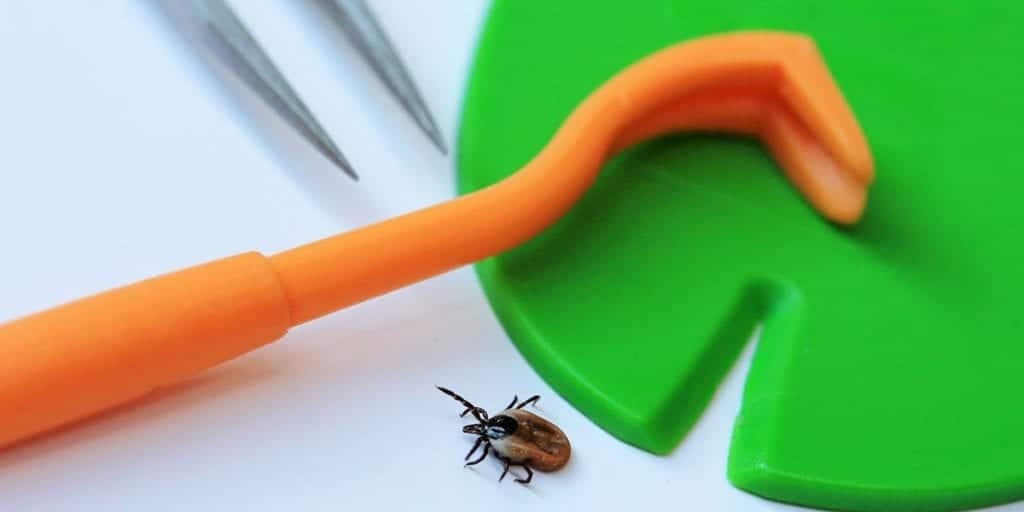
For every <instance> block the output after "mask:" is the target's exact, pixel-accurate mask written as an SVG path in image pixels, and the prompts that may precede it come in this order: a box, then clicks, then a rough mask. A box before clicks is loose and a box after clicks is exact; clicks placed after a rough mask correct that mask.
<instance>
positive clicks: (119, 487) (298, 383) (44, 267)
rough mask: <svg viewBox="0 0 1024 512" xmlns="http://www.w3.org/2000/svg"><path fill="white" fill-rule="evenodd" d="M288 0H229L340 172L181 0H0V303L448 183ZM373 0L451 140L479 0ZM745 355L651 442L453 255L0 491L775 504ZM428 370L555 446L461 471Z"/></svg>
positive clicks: (1, 481)
mask: <svg viewBox="0 0 1024 512" xmlns="http://www.w3.org/2000/svg"><path fill="white" fill-rule="evenodd" d="M308 3H309V2H303V1H295V2H289V1H286V0H259V1H256V0H252V1H237V0H236V2H235V4H236V7H237V9H238V11H239V14H240V15H241V16H242V17H243V18H244V20H245V21H246V23H248V24H249V25H250V27H251V28H252V30H253V32H254V33H255V34H256V35H257V37H258V38H259V39H260V40H261V42H262V43H263V44H264V46H265V48H266V49H267V51H268V53H270V54H271V56H272V57H273V58H275V60H276V62H277V64H278V66H279V67H280V68H281V69H282V71H283V72H284V73H285V75H286V76H288V77H289V78H290V80H291V81H292V84H293V86H294V87H295V89H296V90H298V91H299V93H300V95H302V97H303V99H304V100H305V101H306V103H307V104H308V105H309V107H310V109H311V110H312V111H313V112H314V113H315V114H316V115H317V117H318V118H319V119H320V121H321V122H322V124H323V125H324V127H325V128H326V130H327V131H328V132H329V133H330V134H332V136H333V137H334V138H335V140H336V142H337V143H338V145H339V146H340V147H341V148H342V150H343V151H344V152H345V153H346V154H347V156H348V157H349V159H350V160H351V161H352V162H353V164H354V166H355V167H356V169H357V170H358V171H359V172H360V174H361V176H362V180H361V181H360V182H359V183H354V182H352V181H351V180H349V179H348V178H347V177H345V176H344V175H342V174H341V173H340V172H339V171H338V170H337V169H336V168H334V167H332V166H331V164H329V163H328V162H327V161H326V160H325V159H324V158H322V157H321V156H320V155H319V154H318V153H316V152H315V151H314V150H313V149H312V148H311V146H309V145H308V144H307V143H306V142H305V141H304V139H302V138H300V137H299V136H298V135H296V134H295V133H294V132H293V131H292V130H291V129H290V128H289V127H288V126H287V125H286V124H285V123H284V122H282V121H281V120H280V119H279V118H278V117H277V116H276V115H275V114H274V113H273V111H272V110H271V109H269V108H268V107H266V106H265V105H264V104H263V103H262V102H261V101H260V100H259V99H258V97H257V96H255V95H254V94H253V93H252V92H251V91H249V90H248V89H246V88H245V87H244V86H243V85H242V84H241V83H240V82H239V81H238V80H237V79H236V78H235V77H234V75H232V74H231V73H230V72H229V71H227V70H226V68H225V67H224V66H223V65H222V63H221V62H220V61H218V60H216V59H215V58H213V57H211V54H210V53H209V52H208V50H206V49H205V47H204V46H203V42H202V41H200V40H197V37H196V36H197V30H199V27H197V26H196V25H194V21H195V20H194V19H191V15H190V13H189V7H188V4H187V2H184V1H181V0H102V1H90V2H84V1H72V0H66V1H50V2H37V1H31V0H0V48H3V68H2V71H0V237H2V238H0V240H2V241H0V249H2V251H0V290H2V293H0V321H2V320H6V319H11V318H14V317H17V316H20V315H23V314H26V313H30V312H33V311H35V310H38V309H42V308H45V307H48V306H51V305H55V304H57V303H60V302H63V301H65V300H70V299H73V298H76V297H79V296H82V295H85V294H90V293H93V292H97V291H100V290H104V289H107V288H110V287H112V286H115V285H118V284H122V283H127V282H131V281H134V280H137V279H141V278H145V277H149V276H151V275H155V274H159V273H163V272H166V271H170V270H174V269H177V268H181V267H184V266H188V265H191V264H195V263H199V262H202V261H206V260H210V259H214V258H218V257H221V256H227V255H230V254H235V253H238V252H242V251H247V250H253V249H255V250H259V251H262V252H264V253H266V254H271V253H274V252H277V251H279V250H283V249H286V248H290V247H293V246H295V245H299V244H302V243H305V242H308V241H311V240H314V239H318V238H322V237H324V236H328V235H331V234H334V233H338V232H343V231H347V230H351V229H352V228H355V227H358V226H362V225H365V224H368V223H372V222H376V221H380V220H383V219H386V218H388V217H391V216H394V215H397V214H401V213H405V212H409V211H412V210H415V209H419V208H421V207H425V206H428V205H431V204H434V203H437V202H440V201H444V200H446V199H449V198H451V197H453V195H454V190H455V185H454V160H453V159H452V158H451V157H450V156H448V157H445V156H442V155H440V153H439V152H437V151H436V150H435V149H434V147H433V146H432V145H431V144H430V143H429V141H428V140H427V138H426V137H425V136H424V135H423V134H422V133H421V132H420V131H419V130H418V128H417V127H416V126H415V125H414V124H413V122H412V121H411V120H410V119H409V118H408V117H407V116H406V115H405V113H404V111H402V110H401V109H400V107H399V106H398V104H397V103H396V102H395V101H394V100H393V99H392V98H391V97H390V96H389V94H388V93H387V92H386V89H384V87H383V86H381V84H380V83H379V82H377V81H376V78H375V77H374V75H372V73H371V72H370V70H369V68H368V67H367V66H366V64H365V63H363V62H362V61H361V60H360V59H359V57H358V56H357V54H356V53H355V52H354V51H353V49H352V48H351V47H350V46H349V45H348V43H347V42H346V41H345V40H344V39H343V37H342V36H341V35H340V34H339V33H338V32H337V30H335V29H334V27H333V26H332V25H331V24H330V23H329V22H325V21H324V20H323V19H322V17H321V16H320V15H319V11H317V10H316V9H315V8H313V7H312V6H310V5H307V4H308ZM371 5H372V6H373V7H374V8H375V10H376V12H377V13H378V15H379V17H380V19H381V22H382V24H383V25H384V26H385V28H386V29H387V30H388V31H389V33H390V35H391V37H392V39H393V41H394V43H395V44H396V45H397V46H398V47H399V50H400V52H401V53H402V55H403V56H404V58H405V60H406V62H407V64H408V65H409V67H410V68H411V71H412V73H413V75H414V77H415V79H416V81H417V82H418V84H419V85H420V88H421V90H422V92H423V95H424V96H425V98H426V100H427V102H428V103H429V106H430V108H431V110H432V111H433V112H434V114H435V116H436V117H437V118H438V120H439V122H440V123H441V126H442V130H443V131H444V135H445V138H446V140H447V141H448V143H449V146H451V147H454V144H455V137H456V134H457V125H458V115H459V109H460V108H461V100H462V93H463V88H464V83H465V78H466V75H467V71H468V66H469V63H470V59H471V56H472V51H473V47H474V44H475V41H476V37H477V34H478V31H479V28H480V22H481V20H482V16H483V15H484V10H485V7H486V5H485V3H484V2H483V1H482V0H472V1H470V0H447V1H431V2H426V1H423V2H405V1H399V0H393V1H376V2H372V3H371ZM338 264H339V265H344V264H345V262H344V261H341V262H338ZM750 353H751V351H750V349H749V348H748V350H747V351H746V352H745V354H744V356H743V358H742V360H741V361H740V363H739V364H738V365H737V367H736V368H735V369H734V371H733V372H732V373H731V374H730V376H729V377H728V379H727V380H726V381H725V383H724V385H723V386H722V388H721V390H720V391H719V393H718V395H717V396H716V398H715V400H714V402H713V403H712V405H711V407H710V408H709V409H708V411H707V412H706V413H705V415H704V417H703V418H702V419H701V421H700V422H699V423H698V424H697V426H696V428H695V429H694V430H693V431H692V432H691V433H690V435H689V436H688V437H687V438H686V440H685V441H684V442H683V444H682V445H681V446H680V447H679V448H678V449H677V450H676V451H675V452H674V453H673V454H671V455H670V456H667V457H656V456H652V455H650V454H648V453H645V452H643V451H640V450H637V449H634V448H631V447H629V446H627V445H624V444H623V443H620V442H619V441H617V440H615V439H614V438H612V437H610V436H609V435H607V434H605V433H604V432H603V431H601V430H600V429H598V428H597V427H596V426H594V425H593V424H592V423H590V422H589V421H588V420H587V419H586V418H585V417H583V416H582V415H580V414H579V413H578V412H577V411H576V410H575V409H573V408H572V407H571V406H569V405H568V404H566V403H565V402H564V401H563V400H561V399H560V398H559V397H558V396H557V395H555V394H554V393H553V391H552V390H551V389H550V388H549V387H548V386H547V385H546V384H545V383H544V382H542V381H541V380H540V379H539V378H538V377H537V376H536V374H535V373H534V372H533V371H532V370H531V369H530V367H529V366H528V365H526V364H525V363H524V361H523V360H522V358H521V357H520V356H519V354H518V353H517V352H516V351H515V349H514V347H513V346H512V345H511V343H510V342H509V340H508V338H507V337H506V335H505V334H504V332H503V331H502V329H501V328H500V326H499V325H498V323H497V322H496V320H495V318H494V315H493V313H492V312H491V310H490V308H489V307H488V305H487V303H486V301H485V300H484V297H483V295H482V293H481V291H480V287H479V284H478V282H477V281H476V278H475V276H474V274H473V273H472V270H471V269H469V268H464V269H460V270H458V271H455V272H452V273H450V274H447V275H444V276H440V277H437V278H435V279H432V280H429V281H426V282H423V283H421V284H418V285H416V286H412V287H409V288H406V289H404V290H401V291H398V292H395V293H393V294H390V295H387V296H384V297H381V298H378V299H375V300H372V301H369V302H367V303H364V304H362V305H359V306H356V307H353V308H351V309H348V310H346V311H342V312H340V313H338V314H335V315H331V316H329V317H327V318H324V319H322V320H319V321H317V322H314V323H311V324H309V325H306V326H302V327H300V328H296V329H294V330H293V331H292V332H291V333H290V334H289V335H288V336H287V337H286V338H285V339H283V340H281V341H279V342H278V343H276V344H274V345H271V346H269V347H267V348H265V349H263V350H260V351H257V352H255V353H252V354H250V355H248V356H245V357H243V358H240V359H238V360H236V361H234V362H232V363H230V364H228V365H225V366H223V367H220V368H218V369H215V370H212V371H210V372H207V373H205V374H203V375H201V376H199V377H197V378H195V379H193V380H191V381H189V382H187V383H185V384H183V385H181V386H178V387H176V388H174V389H172V390H169V391H167V392H163V393H160V394H159V395H158V396H157V397H155V398H153V399H150V400H146V401H144V402H143V403H141V404H139V405H137V406H134V407H130V408H125V409H121V410H118V411H116V412H113V413H109V414H106V415H103V416H101V417H99V418H97V419H94V420H90V421H87V422H85V423H82V424H80V425H77V426H75V427H74V428H70V429H66V430H63V431H61V432H59V433H56V434H52V435H49V436H46V437H44V438H41V439H38V440H36V441H33V442H30V443H26V444H22V445H19V446H17V447H15V448H13V449H8V450H6V451H4V452H2V453H0V510H3V511H8V510H12V511H27V510H33V511H34V510H42V511H47V510H147V511H153V510H210V511H214V510H216V511H223V510H236V509H237V510H331V511H336V510H359V509H361V508H366V509H370V510H399V509H401V510H425V509H436V510H473V511H477V510H481V509H487V510H517V511H518V510H623V509H631V510H648V509H654V508H659V509H661V508H669V509H678V510H694V511H697V510H699V511H715V510H747V511H761V510H764V511H782V510H796V509H795V508H793V507H786V506H783V505H779V504H775V503H770V502H767V501H764V500H761V499H759V498H756V497H753V496H750V495H747V494H745V493H743V492H740V491H738V490H736V489H734V488H732V487H731V486H730V485H729V484H728V482H727V481H726V479H725V476H724V475H725V461H726V455H727V449H728V441H729V434H730V431H731V428H732V422H733V418H734V416H735V414H736V411H737V409H738V404H739V398H740V391H741V387H742V383H743V382H742V380H743V375H744V373H745V371H746V369H747V365H748V362H749V356H750ZM0 357H2V354H0ZM434 384H442V385H447V386H449V387H452V388H453V389H455V390H456V391H459V392H461V393H463V394H464V395H465V396H466V397H467V398H470V399H471V400H474V401H476V402H478V404H480V405H482V406H484V407H485V408H489V409H495V408H499V407H501V406H504V405H505V403H506V402H508V401H509V400H510V398H511V396H512V395H513V394H515V393H518V394H519V396H520V397H525V396H529V395H531V394H534V393H539V394H541V395H542V399H541V401H540V403H539V412H540V413H541V414H543V415H545V416H547V417H548V418H550V419H552V420H554V421H555V422H556V423H558V424H559V425H561V426H562V427H563V429H564V430H565V431H566V432H567V433H568V434H569V436H570V438H571V440H572V442H573V447H574V455H573V459H572V461H571V463H570V464H569V466H568V467H567V468H566V469H565V470H563V471H561V472H558V473H553V474H542V473H538V474H537V475H536V477H535V478H534V483H533V485H532V486H531V487H529V488H524V487H521V486H519V485H518V484H515V483H513V482H511V479H506V481H505V482H504V483H501V484H499V483H498V482H497V478H498V475H499V473H500V465H499V463H498V462H497V461H495V460H493V459H491V460H488V461H487V462H485V463H482V464H480V465H478V466H476V467H475V468H472V469H466V468H463V466H462V457H463V455H464V454H465V453H466V451H467V450H468V449H469V447H470V444H471V438H470V436H466V435H464V434H462V432H461V425H462V424H463V421H462V420H460V419H459V418H458V417H457V413H458V412H460V408H459V406H458V405H457V404H456V403H455V402H453V401H451V400H450V399H448V398H447V397H445V396H443V395H441V394H440V393H439V392H437V391H436V390H435V389H434V387H433V386H434ZM0 421H3V419H2V418H0ZM1000 510H1007V511H1008V510H1018V511H1020V510H1024V506H1015V507H1004V508H1001V509H1000Z"/></svg>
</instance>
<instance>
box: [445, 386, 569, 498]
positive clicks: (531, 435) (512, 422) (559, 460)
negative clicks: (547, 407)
mask: <svg viewBox="0 0 1024 512" xmlns="http://www.w3.org/2000/svg"><path fill="white" fill-rule="evenodd" d="M437 389H439V390H441V392H442V393H444V394H446V395H448V396H450V397H452V398H454V399H455V400H456V401H458V402H459V403H461V404H462V405H464V406H466V410H464V411H462V414H460V415H459V417H460V418H461V417H464V416H465V415H466V414H472V415H473V417H474V418H476V419H477V423H473V424H470V425H465V426H463V427H462V431H463V432H465V433H467V434H472V435H475V436H477V438H476V442H475V443H474V444H473V449H471V450H469V453H467V454H466V457H465V459H464V460H467V461H468V460H469V458H470V457H472V456H473V454H474V453H476V451H477V449H479V448H480V446H481V445H483V447H484V451H483V453H482V454H480V457H478V458H477V459H475V460H473V461H472V462H467V463H466V465H467V466H472V465H475V464H479V463H480V462H482V461H483V460H484V459H485V458H486V457H487V454H488V453H490V451H491V450H492V449H493V450H494V456H495V457H497V458H498V460H500V461H502V462H503V463H505V470H504V471H502V472H501V478H498V481H499V482H500V481H502V480H504V479H505V475H507V474H508V469H509V467H511V466H520V467H522V468H523V469H525V470H526V478H516V482H519V483H521V484H528V483H530V480H532V479H533V470H534V469H536V470H537V471H543V472H551V471H557V470H559V469H561V468H562V466H565V464H566V463H567V462H569V455H570V453H571V452H572V448H571V447H570V446H569V438H568V437H566V436H565V432H562V429H560V428H558V427H557V426H555V424H554V423H551V422H550V421H548V420H546V419H544V418H541V417H540V416H538V415H536V414H534V413H532V412H529V411H524V410H523V407H526V406H527V405H530V404H534V403H536V402H537V400H540V396H539V395H534V396H532V397H530V398H527V399H526V400H523V401H522V402H519V404H518V405H517V404H516V402H518V401H519V397H518V396H514V397H513V398H512V403H510V404H508V406H507V407H505V409H504V410H503V411H501V412H500V413H498V414H497V415H496V416H494V417H493V418H489V417H488V416H487V411H485V410H483V409H482V408H480V407H477V406H475V405H473V404H471V403H470V402H469V400H466V399H465V398H462V397H461V396H459V395H457V394H455V393H454V392H453V391H452V390H450V389H447V388H442V387H441V386H437ZM531 468H532V469H531Z"/></svg>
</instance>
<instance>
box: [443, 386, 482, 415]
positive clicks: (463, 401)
mask: <svg viewBox="0 0 1024 512" xmlns="http://www.w3.org/2000/svg"><path fill="white" fill-rule="evenodd" d="M435 387H436V388H437V389H439V390H441V392H442V393H444V394H446V395H448V396H450V397H452V398H454V399H455V400H456V401H457V402H459V403H460V404H462V405H465V406H466V410H465V411H462V414H460V415H459V417H460V418H461V417H463V416H465V415H466V413H470V412H472V413H473V417H475V418H476V419H477V420H479V421H487V411H485V410H483V409H481V408H479V407H477V406H475V405H473V404H472V403H470V402H469V400H466V399H465V398H462V397H461V396H459V395H458V394H456V393H455V392H454V391H452V390H450V389H448V388H443V387H441V386H435Z"/></svg>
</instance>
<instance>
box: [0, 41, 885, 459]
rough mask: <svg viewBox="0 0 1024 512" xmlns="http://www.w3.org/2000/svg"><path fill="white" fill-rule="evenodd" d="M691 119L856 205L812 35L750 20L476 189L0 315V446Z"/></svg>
mask: <svg viewBox="0 0 1024 512" xmlns="http://www.w3.org/2000/svg"><path fill="white" fill-rule="evenodd" d="M687 129H700V130H715V131H719V130H724V131H730V132H737V133H744V134H754V135H759V136H760V137H761V138H762V139H764V141H765V142H766V143H767V144H768V146H769V148H770V149H771V151H772V153H773V154H774V155H775V156H776V158H777V159H778V161H779V162H781V164H782V166H783V168H784V169H785V172H786V174H787V175H788V176H789V178H790V179H791V180H792V182H793V183H794V184H795V185H796V187H797V188H798V189H799V190H800V191H801V192H802V193H803V194H804V195H805V196H806V197H807V198H808V200H809V201H810V203H811V204H812V205H813V206H814V207H815V208H816V209H817V210H818V211H820V212H821V213H822V215H824V216H825V217H826V218H828V219H831V220H832V221H835V222H838V223H851V222H854V221H856V220H857V219H858V218H859V216H860V215H861V212H862V211H863V209H864V203H865V198H866V190H867V188H868V186H869V185H870V184H871V181H872V179H873V177H874V170H873V162H872V158H871V154H870V152H869V150H868V147H867V144H866V142H865V140H864V137H863V135H862V134H861V132H860V128H859V126H858V124H857V121H856V120H855V119H854V117H853V114H852V113H851V112H850V109H849V108H848V107H847V105H846V102H845V101H844V100H843V97H842V95H841V93H840V92H839V89H838V88H837V87H836V85H835V83H833V81H832V79H831V77H830V76H829V73H828V70H827V69H826V67H825V64H824V62H823V61H822V59H821V57H820V55H819V54H818V52H817V50H816V48H815V46H814V44H813V43H812V42H811V40H810V39H808V38H806V37H803V36H800V35H793V34H786V33H777V32H748V33H734V34H725V35H718V36H712V37H707V38H703V39H698V40H695V41H690V42H685V43H681V44H679V45H677V46H673V47H670V48H667V49H665V50H663V51H661V52H658V53H656V54H654V55H652V56H650V57H648V58H646V59H644V60H642V61H640V62H638V63H637V64H635V65H633V66H631V67H630V68H628V69H626V70H625V71H623V72H622V73H620V74H619V75H618V76H616V77H614V78H612V79H611V80H610V81H609V82H608V83H606V84H605V85H604V86H603V87H601V88H600V89H599V90H597V91H596V92H595V93H593V94H592V95H591V96H590V97H589V98H587V99H586V100H585V101H584V102H583V103H582V104H581V105H580V106H579V107H578V108H577V109H576V110H575V111H574V112H573V113H572V115H571V116H570V117H569V119H568V120H567V121H566V122H565V124H564V125H563V126H562V127H561V129H559V131H558V132H557V133H556V134H555V136H554V137H553V139H552V140H551V141H550V143H549V144H548V145H547V146H546V147H545V148H544V149H543V150H542V151H541V152H540V154H538V155H537V156H536V157H535V158H534V159H533V160H532V161H531V162H529V163H528V164H527V165H526V166H525V167H524V168H523V169H521V170H520V171H519V172H517V173H516V174H514V175H512V176H510V177H508V178H506V179H505V180H504V181H501V182H499V183H496V184H494V185H492V186H490V187H488V188H485V189H482V190H479V191H477V192H474V193H472V194H469V195H465V196H462V197H459V198H457V199H454V200H452V201H448V202H446V203H443V204H440V205H437V206H434V207H431V208H427V209H424V210H421V211H417V212H413V213H410V214H407V215H404V216H401V217H397V218H394V219H391V220H387V221H384V222H381V223H378V224H374V225H371V226H368V227H365V228H362V229H359V230H356V231H353V232H350V233H345V234H341V235H337V236H334V237H331V238H327V239H324V240H321V241H318V242H314V243H311V244H308V245H305V246H302V247H298V248H296V249H292V250H289V251H286V252H283V253H280V254H277V255H274V256H271V257H269V258H268V257H266V256H263V255H262V254H259V253H255V252H250V253H244V254H240V255H237V256H233V257H229V258H225V259H221V260H216V261H213V262H210V263H206V264H203V265H199V266H195V267H191V268H187V269H184V270H180V271H178V272H174V273H170V274H166V275H163V276H158V277H155V278H152V279H147V280H145V281H141V282H138V283H134V284H131V285H127V286H123V287H120V288H117V289H114V290H110V291H107V292H104V293H100V294H97V295H93V296H91V297H87V298H84V299H80V300H77V301H74V302H70V303H68V304H64V305H62V306H59V307H56V308H53V309H50V310H47V311H43V312H41V313H36V314H34V315H30V316H27V317H24V318H21V319H19V320H15V321H12V322H8V323H6V324H3V325H0V417H3V418H4V420H3V421H2V422H0V445H7V444H9V443H13V442H16V441H19V440H23V439H26V438H28V437H31V436H34V435H36V434H39V433H42V432H45V431H48V430H51V429H53V428H55V427H58V426H61V425H64V424H67V423H70V422H72V421H75V420H79V419H82V418H84V417H87V416H90V415H92V414H95V413H97V412H100V411H103V410H107V409H110V408H112V407H115V406H117V405H121V404H124V403H126V402H129V401H131V400H134V399H136V398H139V397H141V396H143V395H145V394H147V393H149V392H150V391H152V390H153V389H156V388H159V387H162V386H167V385H170V384H173V383H175V382H178V381H181V380H183V379H185V378H187V377H190V376H192V375H194V374H196V373H199V372H201V371H203V370H205V369H207V368H210V367H212V366H215V365H218V364H220V363H223V362H225V361H228V360H230V359H233V358H235V357H238V356H240V355H242V354H244V353H246V352H249V351H251V350H254V349H256V348H258V347H260V346H262V345H265V344H267V343H270V342H272V341H275V340H277V339H279V338H281V337H282V336H284V334H285V333H286V332H287V331H288V329H289V328H290V327H292V326H295V325H298V324H301V323H305V322H308V321H310V320H313V319H315V318H318V317H320V316H323V315H326V314H328V313H331V312H334V311H337V310H339V309H341V308H344V307H346V306H350V305H352V304H355V303H358V302H361V301H364V300H367V299H369V298H372V297H375V296H378V295H381V294H384V293H387V292H389V291H392V290H395V289H397V288H400V287H402V286H406V285H409V284H412V283H415V282H418V281H421V280H423V279H426V278H428V277H431V276H434V275H437V274H440V273H442V272H446V271H449V270H452V269H454V268H457V267H460V266H463V265H468V264H471V263H474V262H476V261H478V260H481V259H483V258H486V257H489V256H492V255H495V254H498V253H500V252H503V251H505V250H508V249H511V248H513V247H515V246H517V245H519V244H521V243H523V242H525V241H527V240H529V239H530V238H532V237H533V236H535V235H537V234H538V233H540V232H541V231H543V230H544V229H546V228H547V227H549V226H551V225H552V224H554V223H555V222H557V221H558V219H559V218H561V217H562V215H564V214H565V213H566V212H567V211H569V209H570V208H572V206H573V205H574V204H575V203H576V202H577V201H578V200H579V199H580V198H581V197H582V196H583V194H584V193H585V192H586V190H587V188H588V187H589V186H590V184H591V183H592V182H593V181H594V179H595V178H596V176H597V174H598V172H600V169H601V167H602V164H603V163H604V162H605V160H606V159H607V158H608V157H609V156H611V155H612V154H613V153H614V152H615V151H618V150H621V149H622V148H624V147H626V146H628V145H630V144H633V143H636V142H638V141H641V140H644V139H647V138H650V137H653V136H656V135H659V134H662V133H666V132H671V131H678V130H687Z"/></svg>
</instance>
